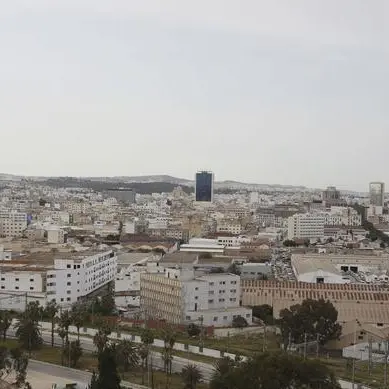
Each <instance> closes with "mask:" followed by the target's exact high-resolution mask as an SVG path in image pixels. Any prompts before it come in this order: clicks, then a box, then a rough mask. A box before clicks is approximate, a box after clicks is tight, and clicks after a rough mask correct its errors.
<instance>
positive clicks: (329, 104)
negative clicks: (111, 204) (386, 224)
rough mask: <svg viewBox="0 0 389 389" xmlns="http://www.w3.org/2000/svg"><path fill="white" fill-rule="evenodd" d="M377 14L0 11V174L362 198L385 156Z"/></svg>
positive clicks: (359, 8)
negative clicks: (281, 188) (274, 187)
mask: <svg viewBox="0 0 389 389" xmlns="http://www.w3.org/2000/svg"><path fill="white" fill-rule="evenodd" d="M388 8H389V5H388V4H387V2H385V1H376V2H374V3H369V4H367V3H366V2H363V1H359V0H353V1H351V0H345V1H343V2H341V3H340V2H337V1H334V0H327V1H314V2H312V1H307V0H300V1H298V6H296V5H295V4H294V5H293V6H292V5H291V4H290V2H287V1H285V0H279V1H277V2H269V1H251V0H245V1H242V2H239V4H238V3H236V2H234V1H229V0H226V1H223V2H220V1H219V0H213V1H211V2H205V1H198V2H196V3H193V4H185V5H184V4H183V3H182V2H179V1H177V0H170V1H166V2H164V7H161V6H160V4H159V2H158V1H156V0H151V1H149V2H147V3H131V4H129V3H128V2H126V1H122V0H113V1H111V2H110V3H109V4H107V3H106V2H104V1H102V0H97V1H96V0H95V1H91V0H78V1H75V0H70V1H67V2H66V3H65V2H55V3H53V2H52V1H48V0H36V1H34V4H33V5H27V4H26V3H25V2H24V1H21V0H15V1H13V2H9V3H7V4H4V5H3V7H2V15H1V16H0V20H1V28H0V42H1V43H2V47H3V61H2V63H1V64H0V70H1V72H0V82H1V83H2V88H1V91H0V103H1V105H0V106H1V108H0V113H1V116H2V144H3V145H6V147H3V149H2V153H0V171H1V172H3V173H10V174H20V175H35V176H125V175H145V174H147V175H148V174H170V175H172V176H176V177H184V178H189V179H190V178H191V177H193V172H195V171H196V170H198V169H199V168H201V167H202V166H206V167H209V168H210V169H211V170H212V171H214V172H215V173H216V174H217V177H218V180H230V179H231V180H237V181H243V182H253V183H255V182H258V183H266V184H284V185H304V186H307V187H310V188H325V187H327V186H328V185H334V186H336V187H338V188H339V189H341V190H358V191H367V190H368V183H369V182H370V181H383V182H385V181H386V175H387V173H386V165H387V164H388V163H389V159H388V157H387V153H386V149H385V145H386V143H387V142H386V141H387V140H389V134H388V131H387V125H388V123H389V116H388V113H387V109H386V104H385V101H388V100H389V78H388V70H387V69H388V68H389V66H388V65H389V56H388V51H387V48H386V41H387V39H388V38H389V27H388V25H387V23H386V20H385V15H387V14H388V11H389V9H388ZM281 10H282V12H281ZM69 26H72V28H69ZM15 151H16V152H15ZM161 155H163V157H161ZM373 168H374V169H373Z"/></svg>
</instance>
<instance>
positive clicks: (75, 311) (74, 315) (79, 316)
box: [71, 305, 88, 340]
mask: <svg viewBox="0 0 389 389" xmlns="http://www.w3.org/2000/svg"><path fill="white" fill-rule="evenodd" d="M87 316H88V312H87V311H86V310H85V308H84V307H83V306H82V305H74V306H73V307H72V312H71V320H72V324H73V325H74V326H76V328H77V339H78V340H80V328H81V327H82V326H83V325H84V324H85V322H86V321H87Z"/></svg>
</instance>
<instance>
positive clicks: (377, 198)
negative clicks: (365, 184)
mask: <svg viewBox="0 0 389 389" xmlns="http://www.w3.org/2000/svg"><path fill="white" fill-rule="evenodd" d="M369 192H370V205H375V206H376V207H383V206H384V196H385V184H384V183H383V182H371V183H370V185H369Z"/></svg>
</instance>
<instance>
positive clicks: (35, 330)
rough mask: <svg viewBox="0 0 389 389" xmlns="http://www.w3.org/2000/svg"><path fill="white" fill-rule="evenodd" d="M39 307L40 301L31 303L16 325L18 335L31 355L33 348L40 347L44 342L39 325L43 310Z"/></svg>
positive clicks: (20, 341)
mask: <svg viewBox="0 0 389 389" xmlns="http://www.w3.org/2000/svg"><path fill="white" fill-rule="evenodd" d="M38 308H39V303H35V302H31V303H29V304H28V305H27V307H26V310H25V311H24V312H23V313H22V314H21V315H20V318H19V321H18V323H17V324H16V325H15V328H16V337H17V338H18V339H19V343H20V344H21V346H22V347H23V348H24V349H25V350H28V353H29V355H31V350H34V349H37V348H39V347H40V346H41V344H42V336H41V332H40V326H39V318H40V312H41V310H39V309H38Z"/></svg>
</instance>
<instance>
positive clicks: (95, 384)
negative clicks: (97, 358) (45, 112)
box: [88, 370, 99, 389]
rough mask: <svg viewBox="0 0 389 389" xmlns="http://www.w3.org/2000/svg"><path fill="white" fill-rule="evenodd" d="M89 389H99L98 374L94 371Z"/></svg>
mask: <svg viewBox="0 0 389 389" xmlns="http://www.w3.org/2000/svg"><path fill="white" fill-rule="evenodd" d="M88 389H99V382H98V377H97V375H96V372H95V371H94V370H93V372H92V377H91V380H90V383H89V385H88Z"/></svg>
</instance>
